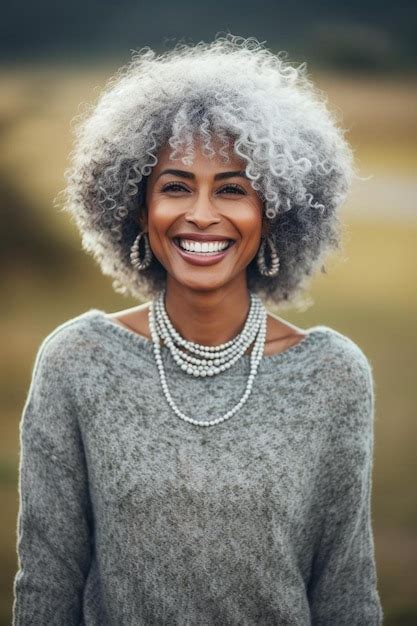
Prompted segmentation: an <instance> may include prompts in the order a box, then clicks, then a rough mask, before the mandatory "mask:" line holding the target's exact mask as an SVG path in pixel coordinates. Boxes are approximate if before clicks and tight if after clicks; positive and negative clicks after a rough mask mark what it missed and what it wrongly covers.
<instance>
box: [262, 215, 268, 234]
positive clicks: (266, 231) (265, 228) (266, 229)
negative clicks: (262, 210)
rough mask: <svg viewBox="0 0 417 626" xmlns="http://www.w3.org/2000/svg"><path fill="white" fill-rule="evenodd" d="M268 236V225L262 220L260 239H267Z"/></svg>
mask: <svg viewBox="0 0 417 626" xmlns="http://www.w3.org/2000/svg"><path fill="white" fill-rule="evenodd" d="M268 235H269V224H268V223H267V221H266V219H265V218H263V219H262V229H261V237H267V236H268Z"/></svg>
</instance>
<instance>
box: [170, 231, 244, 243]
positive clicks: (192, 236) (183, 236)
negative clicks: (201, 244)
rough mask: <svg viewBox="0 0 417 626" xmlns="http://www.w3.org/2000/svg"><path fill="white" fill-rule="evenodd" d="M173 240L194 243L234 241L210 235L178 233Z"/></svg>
mask: <svg viewBox="0 0 417 626" xmlns="http://www.w3.org/2000/svg"><path fill="white" fill-rule="evenodd" d="M173 239H190V240H192V241H234V239H232V237H225V236H224V235H209V234H208V233H205V234H204V233H178V234H177V235H175V236H174V237H173Z"/></svg>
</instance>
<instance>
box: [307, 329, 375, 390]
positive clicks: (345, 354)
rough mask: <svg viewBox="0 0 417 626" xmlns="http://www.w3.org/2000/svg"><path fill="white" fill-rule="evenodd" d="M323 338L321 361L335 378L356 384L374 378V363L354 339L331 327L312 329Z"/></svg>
mask: <svg viewBox="0 0 417 626" xmlns="http://www.w3.org/2000/svg"><path fill="white" fill-rule="evenodd" d="M310 330H311V331H312V332H316V333H318V334H319V335H320V336H321V338H322V340H323V341H322V343H321V351H320V360H321V362H322V363H323V364H325V365H327V367H328V369H329V372H333V374H334V376H335V377H337V378H338V377H342V378H343V381H344V382H345V383H348V382H350V383H351V384H354V383H355V382H358V378H359V379H369V378H372V363H371V360H370V359H369V357H368V356H367V355H366V354H365V352H364V349H363V348H361V347H360V346H359V344H358V343H356V342H355V341H354V340H353V339H351V338H350V337H348V336H347V335H345V334H343V333H342V332H340V331H338V330H335V329H334V328H330V327H329V326H323V325H322V326H315V327H313V329H310Z"/></svg>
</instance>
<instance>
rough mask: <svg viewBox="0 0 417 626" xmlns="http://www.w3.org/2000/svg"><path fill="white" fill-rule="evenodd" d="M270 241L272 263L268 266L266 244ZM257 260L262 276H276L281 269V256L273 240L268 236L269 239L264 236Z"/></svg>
mask: <svg viewBox="0 0 417 626" xmlns="http://www.w3.org/2000/svg"><path fill="white" fill-rule="evenodd" d="M266 242H268V244H269V253H270V257H271V265H270V267H266V263H265V244H266ZM256 262H257V264H258V268H259V273H260V274H262V276H268V277H270V276H276V275H277V274H278V271H279V258H278V254H277V251H276V248H275V246H274V244H273V243H272V240H271V239H270V238H269V237H268V238H267V239H264V238H262V243H261V245H260V248H259V252H258V254H257V256H256Z"/></svg>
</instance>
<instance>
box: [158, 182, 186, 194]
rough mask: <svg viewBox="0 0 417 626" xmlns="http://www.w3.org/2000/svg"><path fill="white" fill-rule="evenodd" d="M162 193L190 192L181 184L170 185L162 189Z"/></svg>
mask: <svg viewBox="0 0 417 626" xmlns="http://www.w3.org/2000/svg"><path fill="white" fill-rule="evenodd" d="M162 191H174V192H175V191H188V190H187V188H186V187H185V186H184V185H182V184H181V183H168V184H167V185H165V186H164V187H162Z"/></svg>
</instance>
